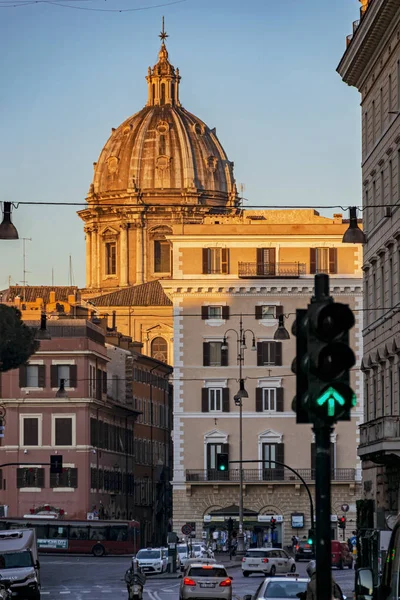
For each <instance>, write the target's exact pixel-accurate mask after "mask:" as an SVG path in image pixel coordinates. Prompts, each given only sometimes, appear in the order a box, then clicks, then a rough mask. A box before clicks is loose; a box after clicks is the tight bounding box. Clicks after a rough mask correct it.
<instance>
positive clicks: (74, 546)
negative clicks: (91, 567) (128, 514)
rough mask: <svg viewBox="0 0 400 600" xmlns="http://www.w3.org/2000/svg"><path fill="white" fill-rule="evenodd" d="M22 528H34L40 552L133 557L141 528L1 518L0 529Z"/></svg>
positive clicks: (131, 523) (129, 523)
mask: <svg viewBox="0 0 400 600" xmlns="http://www.w3.org/2000/svg"><path fill="white" fill-rule="evenodd" d="M22 527H29V528H30V529H36V537H37V543H38V550H39V552H51V553H54V554H62V553H66V552H67V553H71V554H72V553H79V554H93V555H94V556H103V555H104V554H136V552H137V551H138V549H139V548H140V526H139V523H138V522H137V521H97V520H94V521H67V520H64V519H51V518H50V519H46V517H40V518H38V517H36V516H35V517H33V518H26V519H12V518H1V519H0V529H20V528H22Z"/></svg>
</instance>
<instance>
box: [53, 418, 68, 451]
mask: <svg viewBox="0 0 400 600" xmlns="http://www.w3.org/2000/svg"><path fill="white" fill-rule="evenodd" d="M54 445H55V446H72V418H71V417H56V418H55V419H54Z"/></svg>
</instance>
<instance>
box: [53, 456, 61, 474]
mask: <svg viewBox="0 0 400 600" xmlns="http://www.w3.org/2000/svg"><path fill="white" fill-rule="evenodd" d="M62 459H63V457H62V456H61V455H60V454H52V455H51V456H50V473H51V474H52V475H57V474H60V473H62V472H63V460H62Z"/></svg>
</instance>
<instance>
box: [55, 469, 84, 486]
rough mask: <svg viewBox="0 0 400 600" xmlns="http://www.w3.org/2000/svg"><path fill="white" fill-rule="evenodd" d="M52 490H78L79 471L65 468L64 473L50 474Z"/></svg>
mask: <svg viewBox="0 0 400 600" xmlns="http://www.w3.org/2000/svg"><path fill="white" fill-rule="evenodd" d="M50 487H51V488H59V487H61V488H63V487H65V488H77V487H78V469H75V468H72V467H64V468H63V472H62V473H50Z"/></svg>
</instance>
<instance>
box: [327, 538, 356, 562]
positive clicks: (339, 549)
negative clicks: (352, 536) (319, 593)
mask: <svg viewBox="0 0 400 600" xmlns="http://www.w3.org/2000/svg"><path fill="white" fill-rule="evenodd" d="M331 551H332V567H337V568H338V569H343V567H349V569H352V568H353V562H354V559H353V554H352V553H351V552H350V550H349V545H348V544H347V542H339V541H338V540H332V542H331Z"/></svg>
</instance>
